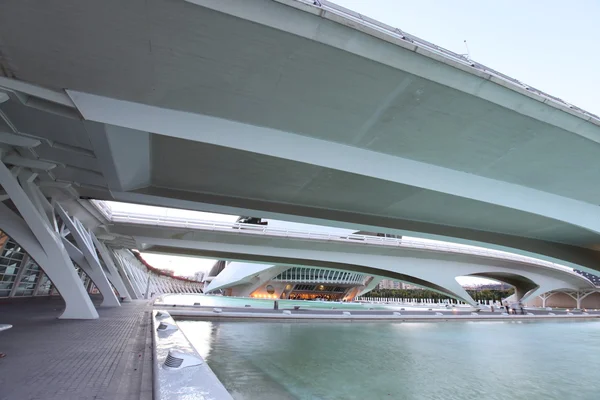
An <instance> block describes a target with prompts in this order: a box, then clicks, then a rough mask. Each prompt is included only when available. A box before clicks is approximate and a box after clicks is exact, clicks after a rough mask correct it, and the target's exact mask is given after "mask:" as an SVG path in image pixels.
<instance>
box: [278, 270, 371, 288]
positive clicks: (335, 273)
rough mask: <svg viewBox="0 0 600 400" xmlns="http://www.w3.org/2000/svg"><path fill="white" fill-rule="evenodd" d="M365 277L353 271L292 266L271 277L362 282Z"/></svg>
mask: <svg viewBox="0 0 600 400" xmlns="http://www.w3.org/2000/svg"><path fill="white" fill-rule="evenodd" d="M366 278H367V276H366V275H364V274H358V273H355V272H345V271H339V270H333V269H322V268H312V267H293V268H290V269H288V270H286V271H283V272H282V273H280V274H279V275H277V276H276V277H275V278H273V281H281V282H314V283H344V284H362V283H363V282H364V281H365V279H366Z"/></svg>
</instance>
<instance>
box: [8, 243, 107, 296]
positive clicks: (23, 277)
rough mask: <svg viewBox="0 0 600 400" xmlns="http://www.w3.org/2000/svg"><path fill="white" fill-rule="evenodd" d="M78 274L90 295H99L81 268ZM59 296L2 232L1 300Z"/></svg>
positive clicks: (44, 277) (20, 248)
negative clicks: (3, 298) (4, 298)
mask: <svg viewBox="0 0 600 400" xmlns="http://www.w3.org/2000/svg"><path fill="white" fill-rule="evenodd" d="M77 273H78V274H79V276H80V277H81V280H82V282H83V284H84V287H85V288H86V289H87V290H88V291H89V292H90V293H98V289H96V287H95V286H94V284H93V283H92V282H91V281H90V278H89V277H88V276H87V275H86V274H85V273H84V272H83V270H81V269H80V268H79V267H77ZM58 294H59V293H58V292H57V291H56V290H55V289H54V287H53V285H52V281H50V279H49V278H48V276H47V275H46V274H45V273H44V271H43V270H42V269H41V268H40V266H39V265H38V264H37V263H36V262H35V261H34V260H33V259H32V258H31V257H29V255H28V254H27V253H26V252H25V250H24V249H23V248H22V247H21V246H20V245H19V244H18V243H17V242H15V241H14V240H12V239H11V238H10V237H8V236H6V235H5V234H4V233H2V232H0V298H2V297H31V296H50V295H58Z"/></svg>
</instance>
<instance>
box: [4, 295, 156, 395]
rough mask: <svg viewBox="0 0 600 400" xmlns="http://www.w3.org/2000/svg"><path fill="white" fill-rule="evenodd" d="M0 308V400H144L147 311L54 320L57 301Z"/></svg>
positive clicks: (137, 307) (137, 306)
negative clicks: (4, 328)
mask: <svg viewBox="0 0 600 400" xmlns="http://www.w3.org/2000/svg"><path fill="white" fill-rule="evenodd" d="M22 300H24V299H21V300H19V301H18V302H17V301H13V302H12V303H6V302H0V323H6V324H12V325H13V328H12V329H9V330H7V331H4V332H1V333H0V351H1V352H3V353H6V357H5V358H2V359H0V400H34V399H35V400H38V399H40V400H41V399H44V400H59V399H60V400H71V399H77V400H92V399H96V400H140V399H143V400H151V399H152V337H151V329H150V312H151V306H150V305H149V304H148V302H147V301H141V300H138V301H133V302H131V303H124V304H123V306H121V307H117V308H98V313H99V314H100V318H99V319H97V320H86V321H80V320H59V319H57V318H56V317H57V316H58V315H60V311H61V309H62V308H63V304H64V303H62V300H60V299H52V300H48V299H28V300H26V301H22Z"/></svg>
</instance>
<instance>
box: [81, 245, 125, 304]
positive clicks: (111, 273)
mask: <svg viewBox="0 0 600 400" xmlns="http://www.w3.org/2000/svg"><path fill="white" fill-rule="evenodd" d="M90 234H91V236H92V241H93V243H94V247H95V248H96V249H97V250H98V253H100V258H101V259H102V261H104V265H106V269H107V270H108V274H107V278H108V280H109V281H110V283H112V284H113V286H114V287H115V289H117V291H118V292H119V295H120V296H121V297H124V298H125V300H126V301H129V300H131V299H132V298H134V296H135V293H131V292H132V291H131V290H130V289H128V288H127V285H126V284H125V282H124V281H123V279H122V278H121V275H119V271H118V270H117V267H116V266H115V264H114V262H113V260H112V257H111V256H110V254H109V253H108V249H107V248H106V245H105V244H104V243H102V242H101V241H100V240H98V238H97V237H96V235H94V234H93V233H90Z"/></svg>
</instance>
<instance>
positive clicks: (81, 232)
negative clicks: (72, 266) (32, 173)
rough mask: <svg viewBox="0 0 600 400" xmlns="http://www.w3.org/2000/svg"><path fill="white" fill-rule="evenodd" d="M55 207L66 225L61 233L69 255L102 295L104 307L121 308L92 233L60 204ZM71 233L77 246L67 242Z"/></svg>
mask: <svg viewBox="0 0 600 400" xmlns="http://www.w3.org/2000/svg"><path fill="white" fill-rule="evenodd" d="M55 205H56V211H57V212H58V215H59V216H60V219H61V221H62V223H63V224H64V227H63V228H62V229H61V230H60V231H61V232H62V233H63V235H64V236H63V238H62V241H63V244H64V246H65V248H66V249H67V253H68V254H69V256H70V257H71V259H72V260H73V261H75V262H76V263H77V265H79V266H80V267H81V269H83V270H84V271H85V273H86V274H87V275H88V276H89V277H90V279H91V280H92V281H93V282H94V285H96V287H97V288H98V290H99V291H100V293H101V294H102V297H103V300H102V304H101V305H102V306H105V307H119V306H121V303H120V302H119V299H117V296H116V295H115V292H114V290H113V288H112V286H111V285H110V282H109V281H108V278H107V276H106V273H105V271H104V269H103V268H102V265H101V264H100V260H99V259H98V254H97V253H96V250H95V248H94V244H93V241H92V237H91V234H90V232H88V231H87V230H86V229H85V227H84V226H83V225H82V224H81V223H80V222H79V221H78V220H77V219H76V218H71V217H70V216H69V215H68V214H67V212H66V211H65V210H64V209H63V208H62V206H61V205H60V204H59V203H55ZM64 228H66V229H64ZM69 233H70V234H71V236H72V237H73V239H75V243H77V246H75V245H74V244H72V243H71V242H70V241H69V240H67V238H66V236H68V234H69Z"/></svg>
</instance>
